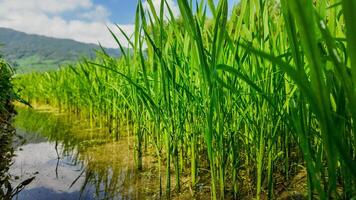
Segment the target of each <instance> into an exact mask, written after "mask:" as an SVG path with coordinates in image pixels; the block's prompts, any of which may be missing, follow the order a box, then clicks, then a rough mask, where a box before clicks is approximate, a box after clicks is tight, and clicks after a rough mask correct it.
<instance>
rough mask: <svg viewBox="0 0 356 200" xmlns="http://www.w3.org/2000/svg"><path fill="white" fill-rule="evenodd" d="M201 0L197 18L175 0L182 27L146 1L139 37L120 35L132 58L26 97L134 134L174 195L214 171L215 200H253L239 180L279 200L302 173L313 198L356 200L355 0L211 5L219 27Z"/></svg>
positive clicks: (36, 78)
mask: <svg viewBox="0 0 356 200" xmlns="http://www.w3.org/2000/svg"><path fill="white" fill-rule="evenodd" d="M200 2H201V3H197V5H196V6H195V9H194V11H193V8H192V5H191V3H189V1H187V0H178V5H179V9H180V13H181V17H179V18H175V16H174V14H173V12H172V11H171V9H170V8H169V7H167V3H166V1H162V3H161V9H160V10H159V11H157V10H155V8H154V5H153V3H152V1H151V0H147V3H148V5H149V7H150V9H149V11H145V10H144V9H143V6H142V4H141V1H140V2H139V4H138V7H137V12H136V23H135V25H136V26H135V34H134V35H133V36H132V40H130V39H129V38H130V36H127V35H125V33H123V34H124V35H125V36H126V37H127V39H128V40H129V47H130V49H129V50H127V51H126V50H125V49H124V48H123V47H122V45H121V44H120V43H119V42H118V44H119V47H120V48H121V50H122V51H123V58H121V59H117V58H112V57H109V56H108V55H107V54H106V53H105V52H101V53H98V57H97V59H96V60H93V61H88V60H85V61H83V62H81V63H78V64H77V65H75V66H69V67H67V68H63V69H61V70H60V71H58V72H50V73H45V74H30V75H26V76H22V77H20V79H18V80H17V82H18V84H19V85H23V86H26V87H25V88H24V91H23V94H24V95H25V96H26V97H28V98H29V99H31V100H33V101H42V102H45V103H51V104H54V105H57V106H58V107H60V108H61V109H62V110H66V111H68V112H76V113H80V114H81V115H83V116H87V118H88V119H89V121H90V123H91V125H92V126H95V125H96V124H95V123H98V124H99V125H100V126H103V125H107V126H108V127H109V128H110V129H111V130H112V131H111V132H112V134H113V135H114V136H115V137H116V138H118V135H119V129H118V127H120V126H122V125H123V124H127V125H128V126H130V127H133V130H134V133H135V135H136V137H137V140H136V150H137V153H136V155H137V156H136V161H137V165H138V168H142V155H143V153H144V147H145V145H147V144H152V145H153V146H154V148H155V151H156V155H157V160H158V166H161V165H162V163H164V164H165V165H166V173H165V178H166V179H167V180H166V181H165V182H166V193H167V195H170V191H171V190H172V187H171V171H173V172H174V173H175V177H176V178H175V180H176V183H175V187H176V190H177V191H179V190H180V185H181V180H180V177H181V176H182V173H184V172H186V171H188V170H190V174H191V177H190V178H191V185H192V186H196V184H197V183H198V182H199V178H200V177H202V175H203V173H204V172H202V171H201V169H202V168H209V172H210V181H211V195H212V197H213V199H217V198H221V199H222V198H224V197H226V198H228V197H227V196H225V195H227V192H226V191H231V193H233V195H234V196H235V197H237V195H243V194H246V191H244V189H245V188H244V185H243V184H241V183H242V182H243V181H241V179H245V180H251V185H252V184H253V185H255V196H256V198H257V199H260V198H261V195H263V193H266V195H267V196H268V197H269V198H271V199H273V198H274V196H275V195H276V194H277V191H274V190H275V188H276V187H277V185H276V184H277V180H276V178H275V177H276V176H274V175H279V176H278V177H281V178H280V179H282V181H280V180H279V182H290V180H291V179H292V178H293V177H292V176H295V175H296V174H297V173H298V170H299V168H298V166H303V168H306V171H307V185H308V191H307V192H308V194H307V195H308V196H309V198H310V199H311V198H312V196H313V194H317V195H318V196H320V198H321V199H329V198H346V199H347V198H351V197H352V195H355V185H356V183H355V180H356V170H355V169H356V163H355V162H356V161H355V155H356V152H355V150H356V149H355V148H356V136H355V133H356V129H355V123H354V121H355V120H356V109H355V108H356V105H354V104H355V103H356V89H355V86H356V44H355V43H356V26H355V25H354V23H353V21H352V20H353V19H356V14H355V12H354V11H355V10H356V4H355V3H354V1H353V0H342V1H341V3H338V2H339V1H336V0H319V1H313V0H280V1H274V0H260V1H252V0H251V1H248V0H241V1H240V3H239V4H238V5H237V6H236V7H235V8H234V9H233V12H232V14H231V15H229V14H228V5H227V0H220V1H219V3H218V5H214V1H212V0H208V1H207V3H208V6H209V8H210V12H211V13H212V18H209V17H208V16H207V14H206V13H207V12H206V9H205V1H200ZM164 6H166V7H167V9H163V7H164ZM164 12H167V13H164ZM167 16H168V18H167ZM113 36H114V38H115V39H117V38H116V36H115V35H114V34H113ZM117 41H119V40H118V39H117ZM28 83H38V84H39V86H37V85H30V84H28ZM206 161H207V162H206ZM206 165H207V166H206ZM158 169H161V168H160V167H159V168H158ZM241 174H243V176H240V175H241ZM159 177H160V178H161V177H163V173H162V172H161V170H159ZM337 188H342V191H341V192H340V191H337ZM244 192H245V193H244ZM247 192H249V191H247ZM277 195H278V194H277Z"/></svg>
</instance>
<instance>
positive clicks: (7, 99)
mask: <svg viewBox="0 0 356 200" xmlns="http://www.w3.org/2000/svg"><path fill="white" fill-rule="evenodd" d="M12 75H13V71H12V69H11V67H10V65H9V64H8V63H7V62H6V61H5V60H3V59H2V57H1V55H0V161H1V162H0V199H2V200H10V199H12V198H13V197H14V196H15V195H16V194H17V193H19V192H20V191H21V190H22V189H23V188H24V187H25V186H26V185H28V184H29V183H31V181H32V180H33V179H34V178H30V179H27V180H24V181H23V182H21V183H20V184H19V185H18V186H17V187H13V186H12V185H11V178H12V177H11V175H10V174H9V167H10V165H11V164H12V158H13V156H14V148H13V137H14V136H15V128H14V127H13V126H12V120H13V116H14V115H15V110H14V106H13V104H12V101H14V100H20V99H19V98H18V97H17V95H16V94H15V92H14V89H13V85H12V83H11V78H12Z"/></svg>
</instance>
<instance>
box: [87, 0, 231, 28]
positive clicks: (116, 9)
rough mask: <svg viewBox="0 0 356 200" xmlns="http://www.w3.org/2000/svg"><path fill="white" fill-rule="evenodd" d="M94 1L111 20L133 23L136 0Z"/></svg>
mask: <svg viewBox="0 0 356 200" xmlns="http://www.w3.org/2000/svg"><path fill="white" fill-rule="evenodd" d="M94 2H95V3H97V4H101V5H103V6H105V7H106V8H108V9H109V10H110V11H111V16H110V20H111V21H112V22H115V23H124V24H127V23H134V17H135V11H136V5H137V0H94ZM175 2H176V0H175ZM215 2H217V1H215ZM236 2H237V0H229V7H231V8H232V5H234V4H235V3H236Z"/></svg>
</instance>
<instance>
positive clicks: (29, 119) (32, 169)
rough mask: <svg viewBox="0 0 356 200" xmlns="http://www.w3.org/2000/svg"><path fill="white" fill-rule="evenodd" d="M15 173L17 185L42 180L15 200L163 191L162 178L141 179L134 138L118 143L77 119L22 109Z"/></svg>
mask: <svg viewBox="0 0 356 200" xmlns="http://www.w3.org/2000/svg"><path fill="white" fill-rule="evenodd" d="M17 112H18V115H17V116H16V119H15V123H14V125H15V127H16V131H17V134H18V135H20V137H22V138H23V139H24V140H25V142H24V143H19V142H18V143H17V144H15V145H16V146H17V147H16V149H17V150H16V151H15V154H16V156H15V158H14V163H13V165H12V166H11V169H10V172H11V174H13V175H14V177H15V180H13V182H14V184H17V183H19V182H21V181H22V180H24V179H26V178H28V177H31V176H34V175H35V176H36V179H35V180H34V181H33V182H32V183H31V184H30V185H29V186H28V187H26V188H25V189H24V190H23V191H22V192H21V193H19V195H18V196H17V197H16V198H15V199H39V200H41V199H141V197H146V196H147V195H148V196H151V197H154V195H152V191H157V190H156V189H157V188H156V185H158V184H155V181H157V180H156V178H155V177H153V176H151V174H148V175H145V173H143V174H142V173H141V174H138V173H136V170H135V167H134V161H133V159H132V158H133V157H134V156H133V153H134V151H133V146H132V145H131V138H130V137H123V138H122V139H121V140H119V141H117V142H114V141H113V140H112V138H111V137H110V135H109V134H108V131H107V130H105V129H99V128H96V129H88V127H89V125H88V123H86V122H85V121H83V120H80V119H78V118H76V117H73V116H71V115H64V114H63V115H58V114H55V113H54V112H48V111H46V110H33V109H25V108H17Z"/></svg>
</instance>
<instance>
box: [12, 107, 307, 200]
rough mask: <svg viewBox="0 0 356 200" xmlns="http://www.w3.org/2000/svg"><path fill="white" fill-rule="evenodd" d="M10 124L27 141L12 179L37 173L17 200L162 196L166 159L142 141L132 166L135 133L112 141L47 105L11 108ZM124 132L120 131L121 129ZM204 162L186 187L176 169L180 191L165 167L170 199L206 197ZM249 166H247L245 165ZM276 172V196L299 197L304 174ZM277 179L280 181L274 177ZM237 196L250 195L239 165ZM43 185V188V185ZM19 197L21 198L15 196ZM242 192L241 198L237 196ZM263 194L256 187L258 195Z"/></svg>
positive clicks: (101, 131)
mask: <svg viewBox="0 0 356 200" xmlns="http://www.w3.org/2000/svg"><path fill="white" fill-rule="evenodd" d="M17 110H18V113H19V114H18V116H17V117H16V121H15V125H16V128H17V129H18V134H20V135H21V136H22V137H24V138H27V143H26V144H25V145H23V146H20V147H19V148H18V150H17V151H16V154H17V155H18V156H17V157H16V159H15V166H14V167H13V168H12V173H14V175H15V176H16V177H17V178H18V180H14V182H15V183H17V182H19V181H21V180H23V179H26V178H28V177H30V176H33V175H35V176H37V178H36V180H35V182H34V183H33V184H32V185H30V186H29V188H28V189H26V190H25V191H23V192H22V193H20V195H19V197H20V199H25V198H26V197H28V196H29V195H30V196H31V195H36V194H37V193H38V194H37V195H39V193H41V194H42V195H43V194H44V196H32V197H37V199H41V198H42V199H46V198H49V197H61V195H63V196H62V197H65V198H66V199H75V198H79V197H81V198H85V199H101V198H107V199H162V198H168V197H167V196H166V194H165V188H164V186H165V185H166V182H165V181H166V177H165V173H162V177H161V188H160V179H159V176H158V174H159V167H161V171H162V172H164V170H165V168H164V166H165V164H166V160H164V159H163V160H162V163H161V166H158V162H157V160H158V159H157V157H156V154H155V152H154V148H153V147H152V146H151V144H147V145H146V146H144V153H143V168H142V170H138V169H137V167H136V162H135V159H134V158H135V142H136V141H135V137H133V136H130V135H129V133H128V134H127V132H125V130H127V128H124V129H123V130H122V131H121V132H120V133H121V134H122V135H121V136H120V139H119V140H118V141H115V140H114V139H113V138H112V136H111V135H110V134H109V131H108V130H107V129H105V128H88V127H89V124H88V122H86V121H85V120H82V119H80V118H77V117H76V116H73V115H70V114H65V113H58V110H56V109H53V108H52V107H48V106H39V107H37V108H36V109H27V108H21V107H17ZM125 133H126V134H125ZM208 168H209V167H208V163H207V162H205V163H204V162H201V163H200V167H199V168H198V175H199V176H198V180H197V183H196V185H195V187H192V186H191V179H190V174H189V172H188V171H185V170H182V171H181V173H180V182H181V185H180V190H179V192H178V190H177V185H175V183H176V180H175V178H176V177H175V171H174V170H171V172H170V173H171V174H170V175H171V188H172V192H171V193H170V197H169V198H171V199H210V198H211V194H210V191H211V188H210V182H209V178H210V176H209V169H208ZM249 170H250V171H252V169H249ZM275 176H276V188H278V189H277V190H276V191H275V196H276V197H277V199H295V198H294V197H296V198H297V199H298V198H299V199H304V198H305V194H306V174H305V171H301V172H300V173H298V174H296V176H295V177H294V178H292V180H291V181H290V183H286V182H285V181H284V178H283V177H282V175H279V176H280V178H278V174H276V175H275ZM279 180H280V181H279ZM239 181H240V183H241V184H239V186H240V188H239V191H240V192H239V197H240V199H251V198H253V197H254V192H255V187H254V182H253V181H252V179H251V178H249V176H248V174H247V171H246V170H240V174H239ZM46 186H47V187H49V188H46ZM231 191H233V188H231V187H229V186H228V187H227V188H226V192H225V193H226V194H225V198H226V199H233V198H234V195H233V193H232V192H231ZM21 197H22V198H21ZM241 197H242V198H241ZM266 198H267V195H265V193H264V192H262V195H261V199H266Z"/></svg>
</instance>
